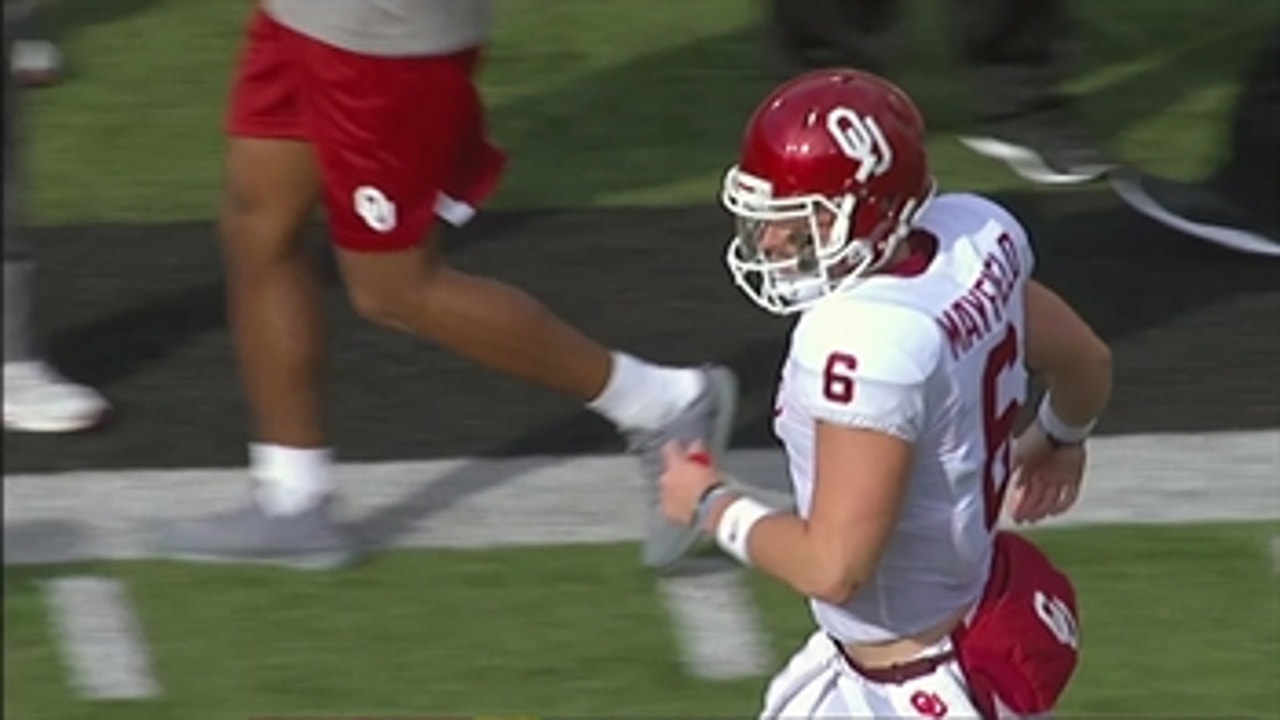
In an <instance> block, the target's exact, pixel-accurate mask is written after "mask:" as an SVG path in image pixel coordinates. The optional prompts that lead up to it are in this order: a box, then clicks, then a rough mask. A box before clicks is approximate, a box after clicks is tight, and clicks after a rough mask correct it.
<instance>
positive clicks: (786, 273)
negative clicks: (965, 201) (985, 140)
mask: <svg viewBox="0 0 1280 720" xmlns="http://www.w3.org/2000/svg"><path fill="white" fill-rule="evenodd" d="M924 143H925V128H924V120H923V119H922V118H921V117H920V113H919V111H918V110H917V109H916V107H915V104H914V103H913V102H912V101H911V99H910V98H909V97H907V95H906V93H904V92H903V91H902V90H900V89H899V88H898V87H897V86H895V85H893V84H892V83H890V82H888V81H887V80H884V79H883V78H880V77H877V76H875V75H872V74H870V73H865V72H860V71H857V70H849V69H830V70H818V71H814V72H809V73H806V74H804V75H801V76H799V77H796V78H794V79H792V80H790V81H788V82H787V83H785V84H783V85H782V86H780V87H778V88H777V89H776V90H774V91H773V92H772V93H771V94H770V95H769V96H768V97H767V98H765V100H764V102H762V103H761V104H760V106H759V107H758V108H756V111H755V113H754V114H752V116H751V119H750V121H749V122H748V123H747V129H746V133H745V134H744V137H743V141H742V154H741V157H740V158H739V160H738V163H737V164H736V165H734V166H733V167H731V168H729V171H728V172H727V173H726V175H725V180H724V189H723V192H722V195H721V200H722V202H723V203H724V205H725V207H726V208H728V209H729V211H730V212H732V213H733V214H734V217H735V222H736V226H737V228H736V229H737V232H736V233H735V236H734V238H733V241H732V242H730V243H729V248H728V252H727V253H726V256H725V261H726V263H728V265H729V269H730V271H731V272H732V273H733V276H734V280H735V281H736V282H737V284H738V286H739V287H740V288H741V289H742V291H743V292H745V293H746V294H747V296H748V297H750V298H751V299H752V300H753V301H754V302H755V303H756V304H758V305H760V306H761V307H763V308H765V309H766V310H769V311H770V312H773V313H777V314H779V315H785V314H789V313H792V312H796V311H799V310H803V309H805V308H807V307H809V306H811V305H812V304H813V303H814V302H817V301H818V300H819V299H821V298H822V297H824V296H826V295H828V294H830V293H832V292H834V291H835V290H837V289H839V288H841V287H845V286H847V285H849V284H851V283H853V282H857V281H858V280H859V279H861V278H865V277H866V276H867V275H869V274H870V273H872V272H874V271H875V270H876V269H878V268H879V267H881V266H882V265H883V264H884V263H885V262H886V261H887V260H888V259H889V258H891V257H892V256H893V254H894V250H895V249H896V248H897V246H898V244H899V243H900V242H901V241H902V240H903V238H905V237H906V236H907V234H908V232H909V231H910V229H911V225H912V223H913V222H914V220H915V218H916V217H917V216H918V215H919V214H920V212H921V211H922V210H923V209H924V207H925V205H927V204H928V202H929V200H930V199H931V198H932V197H933V194H934V189H935V183H934V179H933V175H932V174H931V173H930V171H929V163H928V159H927V158H926V156H925V147H924ZM788 225H789V227H790V228H791V229H790V230H789V231H786V234H787V238H788V243H789V244H790V246H791V247H790V252H789V253H788V254H787V256H786V257H781V258H779V257H777V255H776V253H774V252H772V251H771V250H770V249H769V248H767V247H762V240H763V239H764V238H765V236H766V233H767V232H770V228H779V227H783V226H788Z"/></svg>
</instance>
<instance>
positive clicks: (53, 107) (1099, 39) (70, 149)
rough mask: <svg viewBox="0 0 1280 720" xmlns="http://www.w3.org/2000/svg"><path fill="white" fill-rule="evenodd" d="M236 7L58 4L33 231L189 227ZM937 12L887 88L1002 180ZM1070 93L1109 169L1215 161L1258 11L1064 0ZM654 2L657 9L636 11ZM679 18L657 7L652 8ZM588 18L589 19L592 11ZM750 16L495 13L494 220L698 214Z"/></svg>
mask: <svg viewBox="0 0 1280 720" xmlns="http://www.w3.org/2000/svg"><path fill="white" fill-rule="evenodd" d="M248 5H249V3H248V2H236V1H224V2H182V1H180V0H114V1H113V2H106V1H105V0H97V1H95V2H64V3H62V4H61V5H60V7H59V8H58V10H57V13H56V14H57V17H56V20H57V25H59V26H60V27H62V28H63V30H62V32H61V33H60V35H61V40H62V41H63V44H64V50H65V52H66V53H67V55H68V57H69V61H70V63H72V68H73V71H74V76H73V77H72V79H71V80H70V81H69V82H67V83H65V84H63V85H61V86H58V87H56V88H53V89H49V90H43V91H40V92H38V93H33V94H32V95H31V96H30V97H31V103H32V105H33V106H34V107H33V111H32V113H31V116H30V123H29V124H30V127H31V137H32V142H33V146H34V147H33V150H32V154H31V159H30V164H31V168H32V172H33V175H34V177H33V185H34V189H33V194H32V198H31V201H32V209H31V216H32V218H31V219H32V221H33V222H38V223H41V224H50V223H66V222H76V223H92V222H106V221H126V220H128V221H149V220H160V219H188V218H205V217H210V216H211V215H212V214H213V211H214V208H216V206H217V191H218V186H219V177H220V164H219V163H220V158H219V152H220V149H221V143H222V139H221V136H220V120H221V116H222V105H223V100H224V98H225V95H226V85H227V78H228V74H229V72H230V69H231V64H232V60H233V56H234V54H235V51H236V47H237V45H238V41H239V32H240V29H241V26H242V23H243V20H244V17H245V11H246V7H247V6H248ZM939 5H940V3H922V2H915V3H912V16H911V17H910V18H909V27H910V29H911V33H910V34H911V37H912V49H913V53H912V55H911V57H910V59H909V62H906V63H905V64H904V67H903V76H902V78H901V80H902V82H903V83H904V84H905V85H906V86H907V87H908V88H909V89H911V90H912V91H913V93H915V94H916V95H917V96H918V99H919V101H920V102H921V104H922V105H923V106H924V108H925V111H926V114H927V115H928V119H929V122H930V125H931V127H932V128H933V130H934V139H933V143H932V147H931V151H932V153H933V158H934V162H935V164H936V168H937V170H938V173H939V175H940V177H941V179H942V181H943V182H944V183H945V184H948V185H951V186H965V187H970V188H974V189H983V190H990V189H995V188H999V187H1004V186H1009V185H1014V184H1017V183H1018V182H1019V181H1017V180H1016V179H1015V178H1014V176H1012V175H1011V174H1010V173H1008V172H1007V171H1006V170H1005V169H1004V168H1003V167H1002V166H999V165H997V164H995V163H992V162H989V161H986V160H984V159H980V158H976V157H975V156H973V155H971V154H970V153H969V152H968V151H967V150H964V149H963V148H962V147H961V146H960V145H959V144H958V143H956V142H955V140H954V139H953V134H952V131H954V130H956V129H957V128H960V127H962V126H963V124H964V122H965V120H966V118H967V115H968V110H969V107H968V91H967V85H966V84H965V82H966V78H965V77H964V76H963V75H962V74H961V73H959V72H957V71H955V70H953V69H952V68H951V67H949V65H950V64H951V63H950V58H949V57H948V54H947V50H946V48H947V47H949V38H948V36H947V35H946V33H945V29H946V26H945V24H944V18H943V17H942V13H940V12H939V10H940V8H939V7H938V6H939ZM1077 5H1078V9H1079V14H1080V16H1081V25H1082V28H1083V39H1084V45H1083V49H1082V52H1081V61H1080V63H1079V66H1080V67H1079V71H1078V72H1077V73H1076V75H1075V76H1074V77H1073V78H1072V79H1071V83H1070V86H1071V87H1072V88H1073V89H1075V90H1078V91H1079V92H1081V93H1082V94H1083V95H1084V98H1085V102H1084V111H1085V117H1086V119H1087V121H1088V123H1089V125H1090V127H1091V128H1092V130H1093V131H1094V132H1095V133H1096V134H1097V136H1098V137H1099V138H1100V140H1101V141H1102V142H1103V143H1104V144H1105V145H1106V146H1107V147H1108V148H1110V149H1111V150H1112V151H1113V152H1115V153H1116V154H1117V155H1118V156H1119V157H1120V158H1121V159H1123V160H1126V161H1128V162H1131V163H1134V164H1137V165H1140V166H1143V167H1146V168H1149V169H1152V170H1156V171H1160V172H1167V173H1171V174H1174V175H1177V176H1189V175H1194V174H1195V173H1197V172H1200V171H1202V170H1204V169H1205V168H1207V167H1208V166H1209V165H1210V163H1212V161H1213V160H1214V158H1215V157H1216V155H1217V152H1218V150H1217V148H1218V146H1219V140H1220V138H1221V136H1222V133H1223V131H1224V118H1225V113H1226V111H1227V108H1228V106H1229V102H1230V99H1231V97H1232V93H1233V92H1234V89H1235V87H1236V79H1237V77H1238V75H1239V69H1240V66H1241V63H1242V61H1243V60H1244V59H1246V58H1247V56H1248V54H1249V52H1250V51H1251V50H1252V48H1253V45H1254V41H1255V39H1256V37H1257V36H1258V33H1260V32H1261V31H1263V30H1264V29H1265V28H1266V26H1267V25H1268V24H1269V23H1273V22H1275V20H1276V16H1277V14H1278V13H1277V10H1276V5H1275V2H1274V0H1231V3H1230V7H1231V12H1230V13H1225V14H1224V13H1223V11H1222V9H1221V6H1220V5H1221V4H1220V3H1218V2H1216V1H1215V0H1124V2H1121V3H1116V2H1107V1H1106V0H1082V1H1081V2H1079V3H1077ZM659 7H661V8H664V9H663V10H659V9H658V8H659ZM676 7H678V8H679V11H678V12H667V11H665V9H667V8H676ZM606 8H607V9H606ZM758 13H759V4H758V2H756V0H697V2H691V3H679V4H678V5H677V3H675V2H674V0H663V2H660V3H657V4H656V5H655V3H653V2H649V1H648V0H609V2H608V3H607V5H604V4H601V3H593V2H589V1H588V0H499V2H498V8H497V18H498V28H497V36H496V38H495V40H494V43H493V47H492V52H491V55H490V58H489V61H488V63H487V66H486V68H485V72H484V74H483V76H482V85H483V89H484V92H485V95H486V98H487V101H488V103H489V105H490V108H491V115H492V123H493V127H494V134H495V136H496V138H497V139H498V141H499V142H501V144H503V145H504V146H505V147H506V148H507V149H508V150H510V152H511V155H512V164H511V167H510V173H509V175H508V177H507V179H506V181H505V182H504V185H503V187H502V188H501V190H500V194H499V197H498V198H497V199H496V202H495V204H496V205H497V206H506V207H514V206H519V207H540V206H557V207H581V206H587V205H617V204H664V203H708V202H714V199H715V195H716V192H717V190H718V180H719V176H720V173H721V171H722V169H723V168H724V166H725V165H726V164H727V163H729V162H730V161H731V160H732V158H733V155H734V152H735V146H736V142H737V139H738V136H739V134H740V130H741V127H742V124H743V122H744V121H745V119H746V115H747V113H748V112H749V110H750V108H751V107H752V106H753V105H754V104H755V103H756V102H757V101H758V99H759V98H760V97H761V96H762V94H763V92H764V91H765V90H766V88H767V87H768V86H769V84H770V82H771V81H770V79H769V77H768V75H767V67H768V55H767V49H766V46H765V41H764V35H763V31H762V29H761V28H760V27H759V18H758Z"/></svg>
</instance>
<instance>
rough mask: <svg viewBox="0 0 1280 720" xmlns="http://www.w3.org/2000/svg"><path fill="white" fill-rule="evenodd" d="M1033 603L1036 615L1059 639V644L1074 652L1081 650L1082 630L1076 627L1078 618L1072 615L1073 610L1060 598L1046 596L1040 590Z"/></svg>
mask: <svg viewBox="0 0 1280 720" xmlns="http://www.w3.org/2000/svg"><path fill="white" fill-rule="evenodd" d="M1032 603H1033V604H1034V605H1035V607H1036V615H1038V616H1039V617H1040V621H1041V622H1043V623H1044V624H1045V627H1047V628H1049V632H1051V633H1053V636H1054V637H1055V638H1057V640H1058V642H1060V643H1062V644H1063V645H1066V646H1068V647H1070V648H1071V649H1072V650H1077V651H1078V650H1079V649H1080V629H1079V627H1078V626H1077V625H1076V618H1075V616H1074V615H1072V614H1071V608H1069V607H1067V604H1066V603H1065V602H1063V601H1062V600H1061V599H1060V598H1056V597H1053V596H1051V595H1045V594H1044V593H1042V592H1040V591H1039V590H1037V591H1036V594H1035V598H1034V599H1033V600H1032Z"/></svg>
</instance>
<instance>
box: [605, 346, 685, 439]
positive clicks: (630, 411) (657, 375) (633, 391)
mask: <svg viewBox="0 0 1280 720" xmlns="http://www.w3.org/2000/svg"><path fill="white" fill-rule="evenodd" d="M705 385H706V377H705V376H704V375H703V372H702V371H701V370H699V369H697V368H673V367H663V366H661V365H654V364H652V363H647V362H644V361H643V360H639V359H637V358H634V357H632V356H630V355H627V354H626V353H621V352H615V353H613V372H612V373H611V374H610V375H609V382H607V383H605V386H604V391H603V392H601V393H600V396H599V397H597V398H596V399H595V400H592V401H591V402H589V403H587V407H589V408H591V409H592V410H594V411H596V412H598V413H600V414H601V415H603V416H604V417H606V418H608V419H609V420H610V421H612V422H613V424H615V425H617V426H618V427H620V428H623V429H624V430H633V429H641V430H653V429H656V428H658V427H661V426H662V425H663V424H664V423H666V422H668V421H669V420H671V419H672V418H674V417H675V416H676V415H678V414H679V413H680V412H681V411H682V410H684V409H685V408H687V407H688V406H689V404H690V403H692V402H693V401H694V400H695V399H697V397H698V394H699V393H701V392H702V388H703V387H704V386H705Z"/></svg>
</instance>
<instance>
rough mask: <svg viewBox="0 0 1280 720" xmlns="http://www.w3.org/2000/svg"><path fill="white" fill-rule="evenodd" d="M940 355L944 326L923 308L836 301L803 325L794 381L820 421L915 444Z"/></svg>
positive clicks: (795, 348)
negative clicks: (922, 309)
mask: <svg viewBox="0 0 1280 720" xmlns="http://www.w3.org/2000/svg"><path fill="white" fill-rule="evenodd" d="M941 351H942V337H941V335H940V333H939V331H938V327H937V325H936V324H935V323H934V322H933V321H932V320H931V319H930V318H928V317H926V316H925V315H924V314H922V313H920V312H918V311H916V310H912V309H909V308H904V307H900V306H895V305H887V304H880V303H867V302H859V301H853V300H846V299H844V298H830V301H829V302H824V303H820V304H819V305H817V306H815V307H814V308H813V309H811V310H810V311H809V312H807V313H806V314H805V315H804V316H803V317H802V318H801V320H800V322H799V324H798V325H797V326H796V330H795V334H794V336H793V339H792V347H791V360H790V372H789V375H788V378H787V383H788V385H790V386H791V387H792V392H793V393H794V395H793V397H794V398H795V400H796V401H797V402H798V403H799V405H800V406H801V407H802V408H803V409H804V410H805V411H806V412H807V413H808V414H810V415H811V416H812V417H814V418H817V419H819V420H822V421H825V422H829V423H833V424H836V425H842V426H845V427H852V428H862V429H867V430H875V431H878V432H882V433H885V434H888V435H892V436H894V437H897V438H901V439H903V440H906V441H907V442H915V440H916V439H917V438H918V437H919V436H920V434H921V432H922V431H923V429H924V425H925V390H926V385H927V384H928V381H929V378H930V376H931V375H932V373H933V370H934V368H935V367H936V366H937V364H938V362H939V361H940V357H941Z"/></svg>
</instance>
